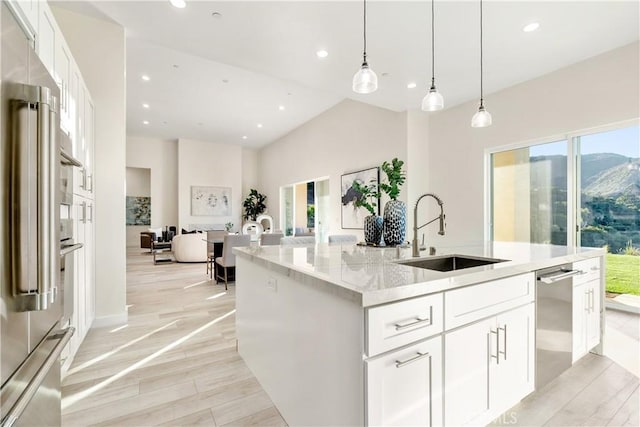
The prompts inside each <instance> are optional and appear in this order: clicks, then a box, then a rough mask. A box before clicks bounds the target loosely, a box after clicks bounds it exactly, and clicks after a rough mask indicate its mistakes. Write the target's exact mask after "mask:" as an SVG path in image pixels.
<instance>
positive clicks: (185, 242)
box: [171, 233, 207, 262]
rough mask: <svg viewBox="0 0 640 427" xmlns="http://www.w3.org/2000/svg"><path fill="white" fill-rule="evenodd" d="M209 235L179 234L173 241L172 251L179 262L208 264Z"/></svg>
mask: <svg viewBox="0 0 640 427" xmlns="http://www.w3.org/2000/svg"><path fill="white" fill-rule="evenodd" d="M206 239H207V235H206V234H204V233H194V234H179V235H177V236H175V237H174V238H173V240H172V241H171V250H172V251H173V256H174V258H175V259H176V261H177V262H207V241H206Z"/></svg>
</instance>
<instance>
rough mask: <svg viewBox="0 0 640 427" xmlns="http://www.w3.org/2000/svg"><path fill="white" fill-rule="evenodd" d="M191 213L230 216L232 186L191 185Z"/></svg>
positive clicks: (195, 214)
mask: <svg viewBox="0 0 640 427" xmlns="http://www.w3.org/2000/svg"><path fill="white" fill-rule="evenodd" d="M191 215H194V216H230V215H231V188H229V187H199V186H195V185H192V186H191Z"/></svg>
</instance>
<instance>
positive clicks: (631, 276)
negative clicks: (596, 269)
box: [606, 254, 640, 296]
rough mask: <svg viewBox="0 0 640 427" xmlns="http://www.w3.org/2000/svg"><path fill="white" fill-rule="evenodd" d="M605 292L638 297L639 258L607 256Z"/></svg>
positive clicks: (639, 283) (639, 293)
mask: <svg viewBox="0 0 640 427" xmlns="http://www.w3.org/2000/svg"><path fill="white" fill-rule="evenodd" d="M606 281H607V291H608V292H614V293H618V294H631V295H638V296H640V256H634V255H619V254H607V273H606Z"/></svg>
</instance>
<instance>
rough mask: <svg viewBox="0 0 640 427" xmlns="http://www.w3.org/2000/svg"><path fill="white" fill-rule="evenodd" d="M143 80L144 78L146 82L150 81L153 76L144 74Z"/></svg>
mask: <svg viewBox="0 0 640 427" xmlns="http://www.w3.org/2000/svg"><path fill="white" fill-rule="evenodd" d="M142 80H144V81H145V82H148V81H149V80H151V77H149V76H147V75H146V74H143V75H142Z"/></svg>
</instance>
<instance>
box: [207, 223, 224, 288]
mask: <svg viewBox="0 0 640 427" xmlns="http://www.w3.org/2000/svg"><path fill="white" fill-rule="evenodd" d="M228 234H229V233H227V232H226V231H225V230H208V231H207V274H208V275H209V277H210V278H212V279H213V263H214V262H215V259H216V258H217V257H219V256H222V243H223V241H224V236H226V235H228ZM218 241H219V242H218Z"/></svg>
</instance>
